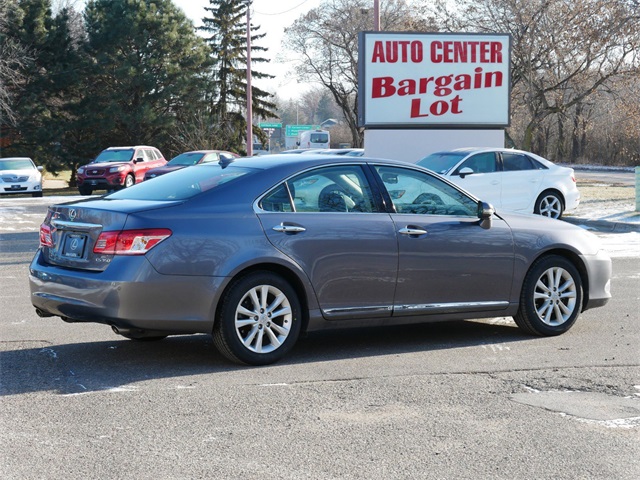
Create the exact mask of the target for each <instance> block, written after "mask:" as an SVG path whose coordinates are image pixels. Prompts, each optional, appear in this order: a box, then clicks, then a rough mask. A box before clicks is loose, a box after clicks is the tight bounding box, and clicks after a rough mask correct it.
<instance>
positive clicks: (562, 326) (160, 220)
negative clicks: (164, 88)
mask: <svg viewBox="0 0 640 480" xmlns="http://www.w3.org/2000/svg"><path fill="white" fill-rule="evenodd" d="M399 189H402V190H403V193H402V194H401V195H400V194H399ZM40 245H41V246H40V248H39V250H38V252H37V253H36V255H35V258H34V259H33V262H32V263H31V266H30V275H29V280H30V286H31V300H32V303H33V305H34V306H35V308H36V311H37V313H38V314H39V315H40V316H51V315H57V316H59V317H62V319H63V320H65V321H67V322H98V323H103V324H107V325H110V326H112V328H113V330H114V331H115V332H116V333H118V334H120V335H123V336H124V337H127V338H130V339H137V340H143V339H159V338H164V337H165V336H167V335H174V334H193V333H208V334H212V335H213V338H214V342H215V344H216V346H217V347H218V349H219V350H220V351H221V352H222V353H223V354H224V355H225V356H226V357H227V358H229V359H231V360H232V361H235V362H240V363H246V364H252V365H264V364H268V363H271V362H274V361H277V360H279V359H280V358H282V357H283V356H284V355H285V354H286V353H287V352H289V351H290V350H291V348H292V347H293V346H294V344H295V343H296V340H297V339H298V337H299V335H300V333H301V332H303V331H312V330H319V329H326V328H336V327H354V326H358V327H368V326H373V325H382V324H385V325H387V324H391V323H395V324H408V323H414V322H432V321H443V320H461V319H472V318H483V317H495V316H513V317H514V318H515V321H516V323H517V324H518V326H520V327H521V328H522V329H523V330H525V331H526V332H528V333H531V334H534V335H559V334H561V333H564V332H566V331H567V330H569V328H571V326H572V325H573V324H574V322H575V321H576V319H577V318H578V315H579V314H580V312H582V311H584V310H586V309H588V308H593V307H598V306H602V305H604V304H605V303H607V301H608V299H609V298H610V292H609V285H610V277H611V260H610V259H609V257H608V256H607V254H606V253H605V252H604V251H603V250H601V248H600V246H599V244H598V241H597V239H596V238H595V237H594V236H593V235H592V234H590V233H588V232H586V231H584V230H583V229H580V228H577V227H574V226H572V225H570V224H567V223H564V222H561V221H558V220H552V219H548V218H543V217H539V216H532V215H520V214H502V213H500V212H495V211H494V209H493V207H491V205H489V204H487V203H485V202H482V201H481V200H480V199H477V198H475V197H473V196H472V195H470V194H469V193H467V192H465V191H463V190H461V189H460V188H459V187H457V186H455V185H453V184H452V183H449V182H448V181H446V180H444V179H443V178H441V177H440V176H438V175H436V174H434V173H432V172H430V171H428V170H426V169H423V168H421V167H419V166H415V165H409V164H406V163H404V162H395V161H383V160H374V159H367V158H353V157H352V158H349V157H346V158H345V157H329V156H323V155H315V156H314V155H300V156H296V158H295V159H294V158H292V156H291V155H273V156H270V157H262V158H243V159H238V160H236V161H235V162H233V163H230V164H207V165H196V166H194V167H190V168H186V169H182V170H178V171H176V172H172V173H169V174H167V175H163V176H161V177H159V178H157V179H155V180H154V181H153V182H144V183H142V184H139V185H135V186H134V187H132V188H128V189H126V190H121V191H119V192H116V193H114V194H111V195H107V196H105V197H102V198H96V199H88V200H83V201H77V202H72V203H67V204H62V205H56V206H52V207H50V208H49V212H48V214H47V216H46V218H45V220H44V223H43V224H42V227H41V229H40Z"/></svg>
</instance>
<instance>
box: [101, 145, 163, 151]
mask: <svg viewBox="0 0 640 480" xmlns="http://www.w3.org/2000/svg"><path fill="white" fill-rule="evenodd" d="M131 148H156V147H151V146H149V145H130V146H128V147H127V146H124V147H108V148H105V149H104V150H127V149H131ZM104 150H103V151H104Z"/></svg>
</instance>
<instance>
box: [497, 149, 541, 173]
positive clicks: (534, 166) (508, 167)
mask: <svg viewBox="0 0 640 480" xmlns="http://www.w3.org/2000/svg"><path fill="white" fill-rule="evenodd" d="M502 165H503V168H504V171H505V172H518V171H521V170H538V169H540V167H541V165H540V164H539V163H538V162H535V163H534V161H533V160H532V159H530V158H529V157H527V156H526V155H522V154H521V153H503V154H502Z"/></svg>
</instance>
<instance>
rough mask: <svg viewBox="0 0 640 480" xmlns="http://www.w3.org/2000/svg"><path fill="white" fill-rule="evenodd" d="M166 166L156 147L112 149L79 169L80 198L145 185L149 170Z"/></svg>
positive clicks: (77, 178)
mask: <svg viewBox="0 0 640 480" xmlns="http://www.w3.org/2000/svg"><path fill="white" fill-rule="evenodd" d="M166 163H167V160H166V159H165V158H164V156H163V155H162V153H160V150H158V149H157V148H154V147H148V146H146V145H137V146H134V147H109V148H107V149H105V150H103V151H102V152H100V153H99V154H98V156H97V157H96V158H95V159H94V160H93V161H92V162H91V163H89V164H87V165H83V166H82V167H80V168H78V171H77V173H76V180H77V184H78V190H79V191H80V194H81V195H91V194H92V193H93V191H94V190H107V191H112V190H119V189H121V188H128V187H131V186H132V185H135V184H136V183H140V182H142V181H143V180H144V175H145V173H146V172H147V171H148V170H151V169H152V168H156V167H162V166H163V165H165V164H166Z"/></svg>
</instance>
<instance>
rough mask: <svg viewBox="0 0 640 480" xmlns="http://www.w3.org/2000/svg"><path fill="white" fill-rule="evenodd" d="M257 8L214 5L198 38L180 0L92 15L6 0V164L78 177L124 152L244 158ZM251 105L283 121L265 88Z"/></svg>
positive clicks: (132, 3) (215, 0)
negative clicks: (90, 164)
mask: <svg viewBox="0 0 640 480" xmlns="http://www.w3.org/2000/svg"><path fill="white" fill-rule="evenodd" d="M246 8H247V6H246V4H245V2H244V1H242V0H210V2H209V6H208V7H206V8H205V10H206V17H205V18H204V19H203V26H202V27H200V30H201V31H200V32H198V31H197V30H196V29H195V28H194V25H193V23H192V22H191V21H190V20H189V19H187V18H186V16H185V15H184V13H183V12H182V11H181V10H180V9H179V8H178V7H176V6H175V4H174V3H173V2H172V1H171V0H89V1H88V2H87V4H86V7H85V9H84V11H83V12H82V13H80V12H77V11H76V10H75V9H74V8H73V7H68V6H67V7H65V8H61V9H59V10H58V11H57V12H55V13H53V11H52V4H51V0H2V3H0V19H1V20H0V53H1V55H2V61H0V81H1V82H2V83H0V108H2V117H1V122H0V123H1V124H2V135H1V140H0V141H1V142H2V144H0V147H2V156H9V155H16V154H21V155H27V156H31V157H33V158H34V159H37V160H38V163H40V164H44V165H45V166H46V167H47V169H48V170H50V171H54V172H55V171H59V170H62V169H71V170H72V172H75V168H77V166H79V165H81V164H84V163H87V161H88V160H89V159H91V158H93V157H95V155H96V154H97V153H98V152H100V151H101V150H102V149H104V148H106V147H108V146H113V145H137V144H149V145H153V146H157V147H159V148H160V149H161V151H162V152H163V153H164V154H165V156H167V157H170V156H173V155H175V154H177V153H180V152H182V151H185V150H191V149H196V148H198V149H200V148H206V149H224V150H232V151H236V152H239V153H243V151H244V146H243V141H244V135H245V132H246V119H245V117H244V113H243V111H244V107H245V105H246V58H247V48H246ZM258 29H259V27H252V28H251V32H252V45H254V46H253V48H252V57H253V62H254V64H258V65H259V64H260V63H261V62H264V61H266V60H265V59H264V58H262V57H261V55H260V53H261V52H262V51H263V50H264V49H262V48H260V47H259V40H260V38H261V37H262V36H263V34H260V33H259V32H258ZM253 76H254V77H255V78H263V77H265V76H266V75H263V74H261V73H260V71H259V70H253ZM252 102H253V110H254V112H255V114H256V115H257V116H259V117H271V116H275V115H276V113H275V104H273V103H272V102H271V95H270V94H269V93H268V92H266V91H263V90H261V89H260V88H254V89H253V100H252ZM256 135H264V134H263V132H262V131H261V130H260V129H258V128H256ZM73 178H74V175H72V179H73Z"/></svg>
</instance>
